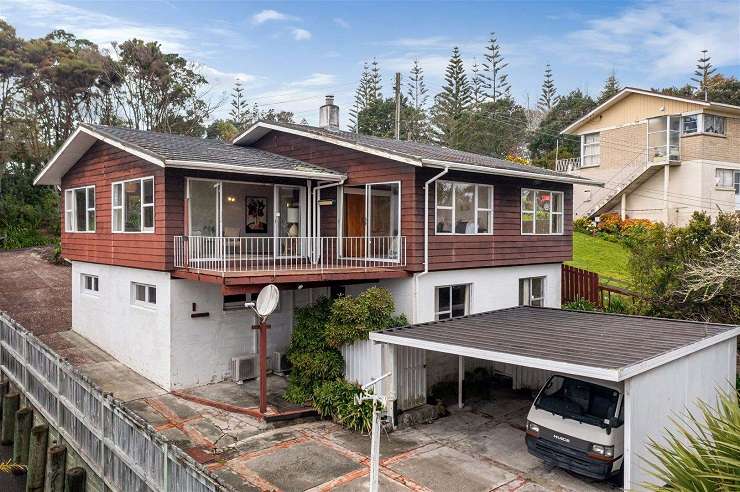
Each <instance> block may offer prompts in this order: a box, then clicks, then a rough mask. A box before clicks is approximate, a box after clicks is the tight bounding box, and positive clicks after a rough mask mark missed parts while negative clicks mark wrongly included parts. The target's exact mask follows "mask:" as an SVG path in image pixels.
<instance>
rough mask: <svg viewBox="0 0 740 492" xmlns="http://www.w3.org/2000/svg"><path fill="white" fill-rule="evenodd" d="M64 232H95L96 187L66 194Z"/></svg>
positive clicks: (72, 190) (76, 189) (88, 187)
mask: <svg viewBox="0 0 740 492" xmlns="http://www.w3.org/2000/svg"><path fill="white" fill-rule="evenodd" d="M64 230H65V231H66V232H95V186H84V187H82V188H74V189H71V190H66V191H65V192H64Z"/></svg>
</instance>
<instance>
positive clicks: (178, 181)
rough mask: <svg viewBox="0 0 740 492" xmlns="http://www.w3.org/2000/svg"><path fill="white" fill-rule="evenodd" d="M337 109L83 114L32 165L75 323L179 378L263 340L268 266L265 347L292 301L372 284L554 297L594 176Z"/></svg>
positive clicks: (422, 316) (418, 309)
mask: <svg viewBox="0 0 740 492" xmlns="http://www.w3.org/2000/svg"><path fill="white" fill-rule="evenodd" d="M338 111H339V108H338V107H337V106H335V105H334V104H333V101H332V98H327V102H326V104H325V105H324V106H322V108H321V113H320V114H321V126H319V127H312V126H305V125H295V124H279V123H268V122H257V123H255V124H254V125H252V126H251V127H250V128H249V129H248V130H246V131H245V132H244V133H242V134H241V135H239V136H238V137H237V138H236V139H235V140H234V142H233V144H232V143H224V142H219V141H214V140H205V139H200V138H194V137H187V136H180V135H171V134H163V133H156V132H149V131H139V130H132V129H124V128H112V127H106V126H99V125H89V124H81V125H80V126H79V128H78V129H77V130H76V131H75V132H74V134H73V135H71V136H70V137H69V139H68V140H67V141H66V142H65V143H64V145H62V147H61V148H60V149H59V151H58V152H57V153H56V154H55V155H54V156H53V158H52V159H51V160H50V161H49V163H48V164H47V165H46V167H44V169H43V170H42V171H41V172H40V174H39V176H38V177H37V179H36V184H42V185H55V186H59V187H61V190H62V194H63V207H62V208H63V210H62V213H61V215H62V216H61V220H62V239H61V243H62V255H63V256H64V257H65V258H67V259H68V260H70V261H71V262H72V275H73V300H72V311H73V312H72V326H73V329H74V330H75V331H77V332H79V333H80V334H82V335H84V336H85V337H87V338H88V339H90V340H91V341H93V342H94V343H96V344H97V345H99V346H100V347H102V348H103V349H105V350H106V351H108V352H110V353H111V354H112V355H114V356H115V357H116V358H118V359H119V360H121V361H122V362H124V363H126V364H127V365H128V366H130V367H131V368H132V369H134V370H136V371H138V372H140V373H141V374H143V375H145V376H146V377H148V378H149V379H151V380H152V381H155V382H156V383H157V384H159V385H161V386H163V387H165V388H168V389H176V388H186V387H191V386H195V385H200V384H205V383H209V382H213V381H219V380H223V379H225V378H227V377H229V376H230V375H231V371H232V367H231V361H232V358H234V357H238V356H242V355H244V354H254V353H255V352H256V351H257V343H256V341H257V338H256V334H255V333H253V330H252V329H251V325H252V324H253V323H254V318H253V315H252V314H251V312H250V311H248V310H245V308H244V303H245V301H248V300H250V299H251V298H252V296H255V295H256V293H257V292H259V290H260V289H261V288H262V287H263V286H264V285H266V284H269V283H274V284H276V285H277V286H278V287H279V288H280V290H281V298H280V305H279V307H278V310H277V312H276V313H275V314H274V315H273V316H272V317H271V320H270V323H271V325H272V328H271V330H270V335H269V346H268V352H269V354H270V356H271V358H272V357H273V356H274V357H275V360H277V359H278V358H279V357H280V356H279V354H280V353H284V352H285V351H286V349H287V348H288V345H289V342H290V336H291V331H292V323H293V310H294V309H295V308H296V307H298V306H302V305H305V304H307V303H309V302H311V301H312V300H315V299H317V298H318V297H319V296H322V295H326V296H331V295H338V294H341V293H346V294H352V293H356V292H360V291H361V290H363V289H365V288H367V287H368V286H369V285H374V284H375V285H381V286H383V287H385V288H387V289H389V290H390V291H391V292H392V294H393V296H394V298H395V300H396V305H397V309H398V310H399V312H402V313H405V314H406V316H407V317H408V319H409V320H410V321H412V322H425V321H432V320H435V319H443V318H449V317H454V316H459V315H463V314H470V313H477V312H483V311H488V310H492V309H497V308H505V307H511V306H516V305H518V304H532V305H536V306H549V307H559V305H560V269H561V265H562V263H563V262H564V261H567V260H569V259H570V258H571V253H572V244H571V234H572V221H571V216H572V187H573V184H574V183H584V184H586V183H591V180H589V179H587V178H581V177H577V176H571V175H568V174H564V173H559V172H555V171H550V170H546V169H541V168H537V167H530V166H526V165H522V164H517V163H514V162H509V161H505V160H501V159H496V158H492V157H487V156H482V155H476V154H472V153H467V152H460V151H456V150H452V149H448V148H444V147H440V146H436V145H431V144H422V143H415V142H410V141H400V140H392V139H385V138H376V137H369V136H363V135H357V134H353V133H348V132H345V131H340V130H339V129H338V128H337V126H336V125H337V122H338V117H339V116H338ZM276 353H277V354H278V355H275V354H276ZM437 367H438V369H439V371H444V370H445V366H444V364H440V365H438V366H437ZM448 369H449V370H450V371H453V374H454V371H456V370H457V365H456V361H455V360H452V361H451V362H450V363H449V364H448ZM440 377H441V375H440Z"/></svg>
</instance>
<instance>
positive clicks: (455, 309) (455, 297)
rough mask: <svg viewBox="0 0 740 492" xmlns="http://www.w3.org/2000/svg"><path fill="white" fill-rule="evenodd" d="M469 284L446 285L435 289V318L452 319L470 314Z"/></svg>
mask: <svg viewBox="0 0 740 492" xmlns="http://www.w3.org/2000/svg"><path fill="white" fill-rule="evenodd" d="M469 290H470V289H469V285H467V284H464V285H445V286H442V287H437V288H436V289H435V293H434V296H435V298H436V301H435V306H436V310H435V312H434V318H435V319H437V320H440V319H450V318H456V317H458V316H465V315H466V314H468V291H469Z"/></svg>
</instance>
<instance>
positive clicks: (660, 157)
mask: <svg viewBox="0 0 740 492" xmlns="http://www.w3.org/2000/svg"><path fill="white" fill-rule="evenodd" d="M680 127H681V119H680V117H679V116H660V117H658V118H650V119H649V120H648V161H649V162H658V163H659V162H666V161H668V160H671V161H677V160H679V159H680V153H679V137H680V132H679V131H680Z"/></svg>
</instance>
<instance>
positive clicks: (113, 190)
mask: <svg viewBox="0 0 740 492" xmlns="http://www.w3.org/2000/svg"><path fill="white" fill-rule="evenodd" d="M150 180H151V182H152V201H151V203H145V202H144V182H145V181H150ZM134 181H139V183H140V184H139V199H140V204H139V218H140V222H139V230H138V231H127V230H126V199H125V197H124V190H125V185H126V183H132V182H134ZM116 186H120V187H121V195H120V196H121V204H120V205H116V202H115V200H116ZM110 196H111V223H110V224H111V225H110V228H111V232H112V233H113V234H153V233H154V232H155V229H156V208H155V206H156V201H157V199H156V188H155V181H154V176H145V177H142V178H133V179H126V180H123V181H114V182H113V183H111V194H110ZM145 208H151V209H152V226H151V227H144V209H145ZM117 210H120V211H121V229H120V230H116V228H115V224H116V211H117Z"/></svg>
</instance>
